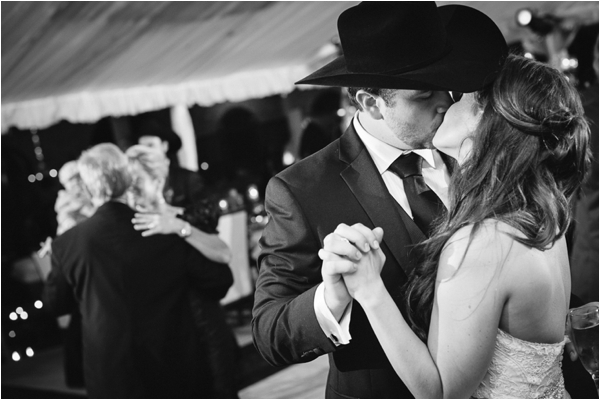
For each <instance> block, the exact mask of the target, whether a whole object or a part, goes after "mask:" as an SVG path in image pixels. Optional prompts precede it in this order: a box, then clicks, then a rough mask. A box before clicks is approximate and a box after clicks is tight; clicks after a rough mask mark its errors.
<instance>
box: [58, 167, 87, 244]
mask: <svg viewBox="0 0 600 400" xmlns="http://www.w3.org/2000/svg"><path fill="white" fill-rule="evenodd" d="M58 179H59V181H60V183H61V184H62V185H63V187H64V189H63V190H60V191H59V192H58V197H57V199H56V203H55V205H54V211H56V220H57V222H58V228H57V229H56V234H57V235H61V234H62V233H63V232H65V231H66V230H68V229H71V228H72V227H74V226H75V225H77V224H78V223H80V222H82V221H85V220H86V219H88V218H89V217H90V216H91V215H92V214H93V213H94V211H95V208H94V206H93V205H92V202H91V199H90V196H89V194H88V193H87V191H86V190H85V189H84V187H83V182H82V181H81V177H80V176H79V168H78V167H77V161H68V162H67V163H65V164H64V165H63V166H62V167H61V169H60V171H58Z"/></svg>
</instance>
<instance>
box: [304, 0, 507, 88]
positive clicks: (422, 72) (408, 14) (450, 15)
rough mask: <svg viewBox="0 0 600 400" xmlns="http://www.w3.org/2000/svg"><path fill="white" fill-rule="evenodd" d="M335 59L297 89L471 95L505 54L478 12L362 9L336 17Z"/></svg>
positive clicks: (394, 5)
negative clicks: (337, 42) (337, 49)
mask: <svg viewBox="0 0 600 400" xmlns="http://www.w3.org/2000/svg"><path fill="white" fill-rule="evenodd" d="M338 32H339V35H340V42H341V45H342V50H343V53H344V54H343V55H342V56H340V57H337V58H336V59H335V60H333V61H332V62H330V63H329V64H327V65H325V66H324V67H322V68H320V69H319V70H317V71H315V72H314V73H312V74H311V75H309V76H307V77H306V78H304V79H302V80H300V81H299V82H296V83H297V84H311V85H324V86H342V87H371V88H386V89H416V90H454V91H459V92H465V93H469V92H474V91H476V90H479V89H481V88H482V87H484V86H485V85H487V84H488V83H490V82H492V81H493V80H494V78H495V77H496V75H497V74H498V72H499V70H500V68H501V66H502V63H503V61H504V59H505V58H506V55H507V54H508V46H507V45H506V41H505V40H504V37H503V35H502V33H501V32H500V30H499V29H498V27H497V26H496V24H495V23H494V22H493V21H492V20H491V19H490V18H489V17H488V16H486V15H485V14H483V13H482V12H480V11H478V10H476V9H474V8H471V7H467V6H462V5H447V6H442V7H436V5H435V2H429V1H427V2H421V1H418V2H411V1H406V2H405V1H400V2H396V1H389V2H388V1H385V2H377V1H364V2H362V3H360V4H358V5H356V6H354V7H351V8H349V9H347V10H345V11H344V12H342V14H341V15H340V16H339V18H338Z"/></svg>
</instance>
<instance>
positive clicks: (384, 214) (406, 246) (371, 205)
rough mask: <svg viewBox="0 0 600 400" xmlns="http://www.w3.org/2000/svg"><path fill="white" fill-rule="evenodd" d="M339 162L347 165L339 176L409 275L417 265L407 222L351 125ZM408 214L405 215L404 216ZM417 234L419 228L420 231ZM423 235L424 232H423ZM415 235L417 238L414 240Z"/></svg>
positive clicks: (342, 141)
mask: <svg viewBox="0 0 600 400" xmlns="http://www.w3.org/2000/svg"><path fill="white" fill-rule="evenodd" d="M340 160H341V161H343V162H345V163H346V164H348V167H347V168H346V169H344V170H343V171H342V172H341V173H340V175H341V177H342V179H343V180H344V181H345V182H346V184H347V185H348V187H349V189H350V190H351V191H352V193H353V194H354V196H355V197H356V199H357V201H358V202H359V203H360V205H361V206H362V207H363V209H364V210H365V212H366V213H367V215H368V216H369V218H370V219H371V221H372V222H373V225H374V226H376V227H377V226H379V227H381V228H383V232H384V239H383V245H384V246H386V247H387V248H388V250H389V252H390V253H391V254H392V255H393V256H394V258H395V259H396V262H397V263H398V264H400V266H401V267H402V269H403V270H404V272H405V273H406V274H407V275H409V273H410V271H411V270H412V269H413V267H414V265H413V263H412V262H411V258H410V257H409V252H410V250H411V249H412V247H413V243H415V242H413V240H414V239H419V238H418V237H417V236H418V235H416V234H415V235H411V234H410V233H409V230H408V229H407V228H406V226H405V223H404V222H405V219H408V220H410V223H412V224H414V223H413V222H412V220H411V219H410V217H408V215H406V218H402V216H401V215H400V214H399V213H398V209H397V208H401V207H397V206H398V205H397V203H396V201H395V200H394V199H393V197H392V196H391V195H390V194H389V192H388V190H387V187H386V186H385V183H384V182H383V179H382V178H381V175H380V174H379V171H377V168H376V167H375V164H374V163H373V160H372V159H371V156H370V155H369V152H368V151H367V149H366V148H365V146H364V144H363V143H362V141H361V140H360V138H359V137H358V134H357V133H356V131H355V130H354V127H353V126H352V124H350V126H349V127H348V129H347V131H346V133H345V134H344V135H343V136H342V137H341V138H340ZM402 211H403V210H402ZM405 214H406V213H405ZM417 231H418V229H417ZM421 235H422V233H421ZM412 236H415V237H412Z"/></svg>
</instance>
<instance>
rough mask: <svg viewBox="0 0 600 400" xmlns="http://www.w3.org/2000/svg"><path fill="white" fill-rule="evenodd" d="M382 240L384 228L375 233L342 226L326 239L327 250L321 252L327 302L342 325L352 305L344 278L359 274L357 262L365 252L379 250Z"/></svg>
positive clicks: (324, 242)
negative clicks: (343, 316)
mask: <svg viewBox="0 0 600 400" xmlns="http://www.w3.org/2000/svg"><path fill="white" fill-rule="evenodd" d="M373 232H375V233H373ZM382 236H383V231H382V230H381V228H377V229H376V230H375V231H371V230H370V229H369V228H366V227H365V226H364V225H362V224H355V225H353V226H352V227H350V226H348V225H346V224H340V225H338V227H337V228H336V230H335V232H333V233H330V234H329V235H327V236H326V237H325V240H324V241H323V249H322V250H320V251H319V257H320V258H321V259H322V260H323V268H322V269H321V275H322V277H323V283H324V285H325V302H326V304H327V307H328V308H329V310H330V311H331V313H332V314H333V316H334V317H335V318H336V319H337V320H338V321H339V319H340V318H341V316H342V315H343V313H344V310H345V309H346V307H347V306H348V304H349V303H350V301H352V297H351V296H350V293H349V292H348V289H347V287H346V284H345V283H344V280H343V278H342V275H343V274H351V273H353V272H355V271H356V267H357V266H356V262H358V261H359V260H360V259H361V258H362V257H363V252H365V253H366V252H368V251H370V249H371V248H379V242H380V241H381V240H382Z"/></svg>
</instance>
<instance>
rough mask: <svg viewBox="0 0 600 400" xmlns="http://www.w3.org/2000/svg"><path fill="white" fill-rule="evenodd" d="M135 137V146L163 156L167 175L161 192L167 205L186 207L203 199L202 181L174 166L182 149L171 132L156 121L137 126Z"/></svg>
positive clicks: (148, 121) (186, 170) (179, 140)
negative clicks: (158, 152) (143, 147)
mask: <svg viewBox="0 0 600 400" xmlns="http://www.w3.org/2000/svg"><path fill="white" fill-rule="evenodd" d="M136 136H137V142H138V144H140V145H142V146H146V147H150V148H153V149H156V150H158V151H160V152H162V153H163V154H164V155H165V156H166V160H167V168H168V174H167V176H166V178H165V182H164V185H163V189H162V191H163V196H164V198H165V200H166V202H167V203H169V204H171V205H174V206H177V207H185V206H186V205H187V204H190V203H194V202H197V201H199V200H201V199H202V198H203V197H204V193H203V192H204V190H205V183H204V180H203V179H202V177H201V176H200V175H198V174H197V173H196V172H194V171H190V170H188V169H185V168H181V167H180V166H179V165H178V164H177V157H176V154H177V151H178V150H179V149H180V148H181V139H180V138H179V136H178V135H177V134H176V133H175V132H173V130H172V129H170V128H168V127H166V126H164V125H162V124H161V123H159V122H157V121H155V120H144V121H142V122H141V123H140V124H139V125H138V127H137V130H136Z"/></svg>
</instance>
